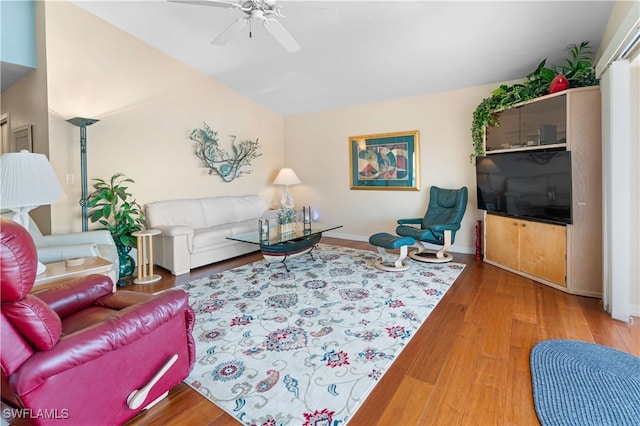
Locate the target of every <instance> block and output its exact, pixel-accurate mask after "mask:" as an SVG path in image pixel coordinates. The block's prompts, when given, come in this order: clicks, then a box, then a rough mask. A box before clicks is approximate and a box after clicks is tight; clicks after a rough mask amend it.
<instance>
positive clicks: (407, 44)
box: [73, 0, 613, 115]
mask: <svg viewBox="0 0 640 426" xmlns="http://www.w3.org/2000/svg"><path fill="white" fill-rule="evenodd" d="M73 2H74V3H75V4H77V5H79V6H81V7H82V8H84V9H86V10H87V11H89V12H91V13H93V14H95V15H97V16H99V17H100V18H102V19H104V20H105V21H107V22H110V23H111V24H113V25H115V26H117V27H119V28H121V29H123V30H124V31H126V32H128V33H130V34H132V35H134V36H135V37H137V38H139V39H141V40H143V41H145V42H146V43H148V44H150V45H152V46H155V47H156V48H158V49H160V50H162V51H164V52H165V53H167V54H168V55H170V56H172V57H174V58H176V59H178V60H179V61H181V62H183V63H185V64H187V65H189V66H191V67H193V68H195V69H197V70H200V71H201V72H203V73H205V74H207V75H209V76H210V77H212V78H213V79H215V80H217V81H219V82H222V83H223V84H226V85H227V86H229V87H231V88H233V89H234V90H236V91H237V92H240V93H243V94H244V95H246V96H248V97H250V98H252V99H254V100H256V101H257V102H259V103H261V104H263V105H265V106H266V107H268V108H270V109H272V110H273V111H276V112H278V113H280V114H283V115H290V114H298V113H305V112H312V111H319V110H325V109H332V108H337V107H343V106H350V105H356V104H362V103H369V102H375V101H380V100H386V99H393V98H400V97H405V96H413V95H419V94H425V93H433V92H439V91H445V90H452V89H458V88H464V87H471V86H477V85H481V84H489V83H495V82H501V81H508V80H515V79H520V78H524V77H525V76H526V75H527V74H528V73H530V72H531V71H533V70H534V69H535V67H536V66H537V64H538V63H539V62H540V61H541V60H542V59H544V58H548V61H547V63H548V64H562V63H563V61H564V58H565V57H566V52H565V49H566V47H567V46H568V45H569V44H572V43H580V42H582V41H585V40H588V41H590V42H591V45H592V47H593V50H594V52H595V51H597V49H598V47H599V43H600V40H601V38H602V35H603V34H604V31H605V28H606V24H607V21H608V18H609V14H610V12H611V9H612V7H613V2H612V1H567V2H563V1H534V2H526V1H492V2H489V1H334V2H329V1H278V5H281V6H282V12H283V14H284V15H285V17H284V18H279V20H280V22H281V23H282V25H283V26H284V27H285V28H287V29H288V30H289V32H290V33H291V34H292V35H293V36H294V37H295V39H296V40H297V41H298V42H299V43H300V44H301V45H302V49H301V50H299V51H297V52H295V53H287V52H286V51H285V50H284V49H283V48H282V47H281V46H280V45H279V44H278V43H277V42H276V41H275V39H273V38H272V37H271V35H270V34H269V33H267V32H266V30H265V29H264V28H262V26H261V25H260V24H254V25H253V37H252V38H251V39H250V38H249V37H248V34H243V35H240V36H239V37H237V38H235V39H233V40H232V41H231V42H229V43H228V44H226V45H224V46H214V45H212V44H211V41H212V40H213V39H214V38H215V37H216V36H217V35H218V34H219V33H220V32H221V31H222V30H223V29H225V28H226V27H227V26H228V25H229V24H231V23H232V22H233V21H234V20H235V19H237V18H239V17H241V16H244V15H243V13H242V12H241V11H239V10H233V9H223V8H218V7H209V6H198V5H186V4H177V3H168V2H166V1H163V0H144V1H131V0H126V1H113V0H111V1H95V0H90V1H89V0H75V1H73Z"/></svg>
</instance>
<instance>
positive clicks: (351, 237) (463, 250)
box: [322, 232, 476, 254]
mask: <svg viewBox="0 0 640 426" xmlns="http://www.w3.org/2000/svg"><path fill="white" fill-rule="evenodd" d="M322 235H324V236H327V237H331V238H338V239H340V240H353V241H362V242H368V241H369V236H368V235H367V236H364V235H355V234H342V233H339V232H325V233H324V234H322ZM428 246H431V247H428V248H433V249H434V250H438V249H440V246H436V245H431V244H429V245H428ZM448 251H450V252H452V253H460V254H475V252H476V249H475V247H458V246H456V245H455V244H454V245H453V246H451V248H450V249H449V250H448Z"/></svg>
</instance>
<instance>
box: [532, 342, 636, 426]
mask: <svg viewBox="0 0 640 426" xmlns="http://www.w3.org/2000/svg"><path fill="white" fill-rule="evenodd" d="M531 376H532V380H533V400H534V404H535V408H536V413H537V415H538V419H539V420H540V423H542V424H543V425H554V426H556V425H580V426H585V425H598V426H604V425H615V426H620V425H640V358H637V357H635V356H633V355H629V354H627V353H624V352H620V351H617V350H615V349H611V348H608V347H605V346H600V345H596V344H593V343H586V342H578V341H572V340H547V341H544V342H541V343H538V344H537V345H536V346H534V348H533V349H532V351H531Z"/></svg>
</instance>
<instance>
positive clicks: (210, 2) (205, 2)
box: [167, 0, 240, 9]
mask: <svg viewBox="0 0 640 426" xmlns="http://www.w3.org/2000/svg"><path fill="white" fill-rule="evenodd" d="M167 2H169V3H183V4H196V5H200V6H214V7H224V8H227V9H236V8H238V7H240V5H239V4H237V3H229V2H224V1H216V0H167Z"/></svg>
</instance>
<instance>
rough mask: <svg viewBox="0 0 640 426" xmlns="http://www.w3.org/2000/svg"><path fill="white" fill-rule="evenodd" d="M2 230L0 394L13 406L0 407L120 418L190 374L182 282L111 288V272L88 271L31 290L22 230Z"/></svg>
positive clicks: (30, 250)
mask: <svg viewBox="0 0 640 426" xmlns="http://www.w3.org/2000/svg"><path fill="white" fill-rule="evenodd" d="M0 239H1V251H0V255H1V256H0V257H1V259H0V261H1V264H0V281H1V290H2V291H1V299H2V305H1V307H2V309H1V311H0V313H1V323H0V327H1V335H0V338H1V343H0V345H1V353H0V358H1V361H2V400H3V402H4V403H5V404H8V405H10V406H12V407H15V408H16V409H15V410H8V409H3V416H5V417H6V416H7V414H9V413H11V414H13V415H14V416H15V417H16V418H22V419H25V420H27V421H28V422H29V423H33V424H56V423H60V424H67V425H68V424H77V425H80V424H83V425H88V424H91V425H101V424H104V425H115V424H122V423H124V422H125V421H127V420H129V419H131V418H132V417H134V416H135V415H136V414H137V413H139V412H140V411H142V410H143V409H145V408H147V407H148V406H150V405H152V404H153V403H154V402H156V401H157V400H158V399H161V398H162V397H164V396H165V395H166V393H167V392H168V391H169V389H171V388H172V387H173V386H175V385H176V384H178V383H179V382H180V381H182V380H183V379H184V378H185V377H187V375H188V374H189V372H190V371H191V369H192V368H193V363H194V350H195V344H194V341H193V337H192V335H191V331H192V329H193V322H194V318H195V317H194V314H193V311H192V309H191V308H190V307H189V305H188V303H187V302H188V299H187V294H186V293H185V292H184V291H181V290H168V291H165V292H162V293H160V294H156V295H149V294H143V293H135V292H130V291H118V292H116V293H112V289H113V285H112V282H111V280H110V279H109V278H108V277H105V276H103V275H91V276H88V277H85V278H81V279H78V280H76V281H73V282H70V283H68V284H64V285H62V286H58V287H54V288H50V289H47V290H43V291H41V292H39V293H37V294H35V295H31V294H29V291H30V290H31V288H32V287H33V283H34V280H35V276H36V260H37V255H36V248H35V245H34V243H33V241H32V239H31V237H30V235H29V233H28V232H27V231H26V230H25V229H24V228H22V227H21V226H20V225H18V224H16V223H15V222H12V221H9V220H2V222H1V223H0ZM147 389H148V394H146V393H145V392H146V390H147ZM136 390H138V392H137V393H136V392H135V391H136Z"/></svg>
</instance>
